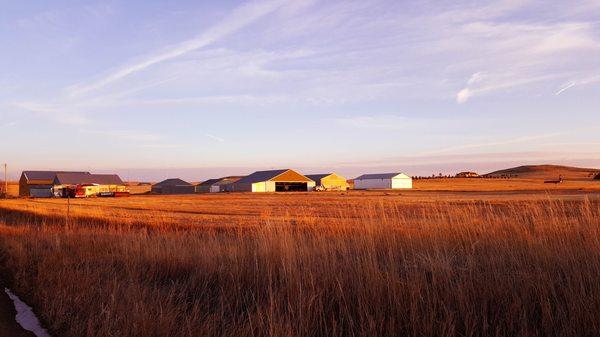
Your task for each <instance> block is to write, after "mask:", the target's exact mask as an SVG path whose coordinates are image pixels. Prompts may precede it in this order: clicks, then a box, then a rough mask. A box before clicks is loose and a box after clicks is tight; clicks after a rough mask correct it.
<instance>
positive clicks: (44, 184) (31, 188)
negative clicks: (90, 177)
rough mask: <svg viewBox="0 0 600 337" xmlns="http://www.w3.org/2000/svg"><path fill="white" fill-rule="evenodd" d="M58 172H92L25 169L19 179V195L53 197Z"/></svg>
mask: <svg viewBox="0 0 600 337" xmlns="http://www.w3.org/2000/svg"><path fill="white" fill-rule="evenodd" d="M58 173H76V174H90V173H89V172H66V171H23V172H22V173H21V178H20V179H19V196H21V197H34V198H51V197H53V196H54V193H53V187H54V178H56V175H57V174H58Z"/></svg>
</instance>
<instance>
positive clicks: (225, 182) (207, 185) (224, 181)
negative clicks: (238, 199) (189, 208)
mask: <svg viewBox="0 0 600 337" xmlns="http://www.w3.org/2000/svg"><path fill="white" fill-rule="evenodd" d="M242 178H243V177H238V176H230V177H223V178H218V179H209V180H207V181H205V182H203V183H201V184H198V185H196V193H215V192H233V186H232V185H233V183H235V182H236V181H238V180H240V179H242Z"/></svg>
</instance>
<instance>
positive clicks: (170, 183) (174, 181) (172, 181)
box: [154, 178, 193, 187]
mask: <svg viewBox="0 0 600 337" xmlns="http://www.w3.org/2000/svg"><path fill="white" fill-rule="evenodd" d="M154 186H155V187H161V186H193V185H192V184H190V183H188V182H187V181H184V180H181V179H179V178H170V179H166V180H163V181H161V182H160V183H156V184H154Z"/></svg>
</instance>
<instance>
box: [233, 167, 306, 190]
mask: <svg viewBox="0 0 600 337" xmlns="http://www.w3.org/2000/svg"><path fill="white" fill-rule="evenodd" d="M314 187H315V182H314V181H313V180H311V179H310V178H307V177H305V176H303V175H302V174H300V173H298V172H296V171H294V170H290V169H282V170H271V171H257V172H254V173H252V174H251V175H249V176H247V177H244V178H242V179H240V180H238V181H236V182H235V183H233V184H231V190H232V191H236V192H294V191H296V192H300V191H304V192H306V191H312V190H313V188H314Z"/></svg>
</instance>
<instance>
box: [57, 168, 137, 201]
mask: <svg viewBox="0 0 600 337" xmlns="http://www.w3.org/2000/svg"><path fill="white" fill-rule="evenodd" d="M52 184H53V190H54V195H55V196H59V197H60V196H62V197H66V196H67V194H66V193H70V192H69V191H74V192H75V195H74V196H77V197H92V196H117V195H118V194H121V193H127V194H128V191H127V186H125V183H124V182H123V180H121V178H120V177H119V176H118V175H116V174H91V173H89V172H59V173H57V174H56V176H55V177H54V180H53V182H52Z"/></svg>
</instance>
